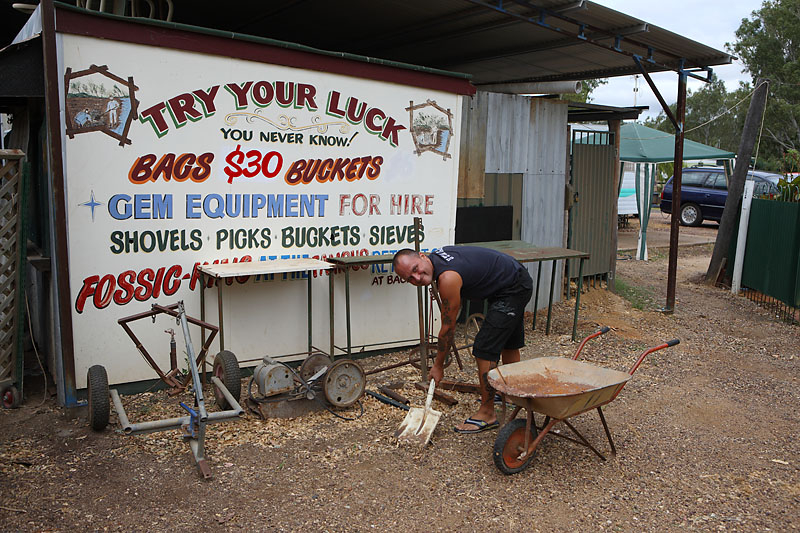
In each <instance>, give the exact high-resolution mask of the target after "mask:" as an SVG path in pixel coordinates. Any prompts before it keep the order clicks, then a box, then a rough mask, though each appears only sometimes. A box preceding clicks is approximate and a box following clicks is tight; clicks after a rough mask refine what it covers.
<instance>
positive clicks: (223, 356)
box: [214, 350, 242, 410]
mask: <svg viewBox="0 0 800 533" xmlns="http://www.w3.org/2000/svg"><path fill="white" fill-rule="evenodd" d="M214 375H215V376H216V377H217V378H219V380H220V381H221V382H222V384H223V385H225V388H226V389H228V392H230V393H231V396H233V399H234V400H236V401H237V402H238V401H239V397H240V396H241V395H242V373H241V371H240V370H239V362H238V361H237V360H236V356H235V355H233V352H229V351H228V350H222V351H221V352H219V353H218V354H217V355H216V357H214ZM214 401H215V402H216V404H217V406H218V407H219V408H220V409H223V410H226V409H233V406H232V405H228V402H227V400H225V396H223V395H222V391H220V390H219V388H218V387H217V386H214Z"/></svg>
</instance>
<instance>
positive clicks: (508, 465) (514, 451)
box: [492, 418, 539, 475]
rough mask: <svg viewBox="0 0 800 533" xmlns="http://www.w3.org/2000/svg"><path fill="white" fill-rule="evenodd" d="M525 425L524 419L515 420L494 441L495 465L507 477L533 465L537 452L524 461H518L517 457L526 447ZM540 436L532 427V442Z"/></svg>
mask: <svg viewBox="0 0 800 533" xmlns="http://www.w3.org/2000/svg"><path fill="white" fill-rule="evenodd" d="M525 423H526V419H524V418H515V419H514V420H512V421H511V422H509V423H508V424H506V425H505V426H503V427H502V428H500V431H498V432H497V438H496V439H495V441H494V450H493V453H492V456H493V458H494V464H495V466H496V467H497V468H498V470H500V471H501V472H502V473H504V474H506V475H510V474H516V473H517V472H522V471H523V470H525V469H526V468H528V465H529V464H531V461H532V460H533V457H534V456H535V455H536V450H534V451H533V453H532V454H530V455H529V456H527V457H525V459H523V460H522V461H519V460H517V456H519V454H520V453H522V450H521V448H522V447H523V446H525ZM538 434H539V432H538V430H537V429H536V426H535V425H532V426H531V442H532V441H533V439H535V438H536V436H537V435H538Z"/></svg>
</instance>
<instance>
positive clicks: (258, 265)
mask: <svg viewBox="0 0 800 533" xmlns="http://www.w3.org/2000/svg"><path fill="white" fill-rule="evenodd" d="M332 267H333V265H331V264H330V263H328V262H326V261H320V260H319V259H310V258H296V259H275V260H272V261H253V262H243V263H225V264H217V265H200V266H198V267H197V268H198V270H199V271H200V283H201V289H200V313H201V314H200V319H201V320H205V311H206V300H205V289H206V279H205V278H206V276H208V277H209V278H213V279H215V280H217V312H218V314H219V348H220V350H224V349H225V330H224V327H223V320H222V318H223V314H222V286H223V285H225V283H223V282H222V280H223V279H225V278H235V277H239V276H258V275H266V274H289V273H292V272H308V273H309V276H308V307H307V309H308V351H309V352H311V351H312V348H313V347H312V345H311V332H312V328H311V326H312V324H311V314H312V313H311V308H312V301H311V278H312V277H311V275H310V272H311V271H313V270H329V269H330V268H332ZM203 336H204V337H205V332H204V333H203ZM292 355H296V354H292ZM329 355H330V356H331V357H333V354H329ZM259 359H260V358H258V359H245V360H242V361H241V362H248V361H258V360H259Z"/></svg>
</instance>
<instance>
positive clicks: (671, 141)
mask: <svg viewBox="0 0 800 533" xmlns="http://www.w3.org/2000/svg"><path fill="white" fill-rule="evenodd" d="M734 157H736V154H734V153H733V152H728V151H726V150H721V149H719V148H714V147H713V146H708V145H707V144H702V143H699V142H695V141H690V140H689V139H684V141H683V160H684V161H696V160H698V159H732V158H734ZM619 159H620V161H628V162H631V163H667V162H669V163H671V162H672V161H673V160H674V159H675V135H673V134H671V133H666V132H664V131H659V130H656V129H653V128H648V127H647V126H644V125H642V124H638V123H636V122H631V123H629V124H623V125H622V127H621V128H620V143H619Z"/></svg>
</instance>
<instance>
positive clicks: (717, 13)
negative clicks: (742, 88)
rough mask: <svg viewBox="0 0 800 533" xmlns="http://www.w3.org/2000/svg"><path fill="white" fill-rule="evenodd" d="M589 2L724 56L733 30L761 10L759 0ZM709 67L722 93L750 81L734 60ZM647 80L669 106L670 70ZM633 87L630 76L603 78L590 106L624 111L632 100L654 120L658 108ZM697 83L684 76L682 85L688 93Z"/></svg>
mask: <svg viewBox="0 0 800 533" xmlns="http://www.w3.org/2000/svg"><path fill="white" fill-rule="evenodd" d="M593 1H594V2H595V3H598V4H601V5H603V6H606V7H608V8H611V9H614V10H616V11H620V12H622V13H625V14H627V15H630V16H632V17H636V18H638V19H640V20H643V21H645V22H648V23H650V24H652V25H654V26H658V27H660V28H663V29H665V30H669V31H671V32H673V33H677V34H679V35H682V36H684V37H686V38H688V39H691V40H693V41H697V42H699V43H702V44H704V45H706V46H710V47H711V48H715V49H717V50H721V51H723V52H727V50H726V49H725V43H733V42H734V41H735V40H736V29H737V28H738V27H739V25H740V24H741V22H742V19H744V18H750V14H751V13H752V12H753V11H755V10H757V9H759V8H761V4H762V2H761V0H660V1H658V2H656V1H652V0H593ZM729 53H730V52H729ZM733 55H735V54H733ZM712 68H713V70H714V73H715V74H716V75H717V77H719V78H720V79H722V80H723V81H724V82H725V87H726V88H727V89H728V91H733V90H735V89H736V88H737V87H738V86H739V81H740V80H741V81H750V75H749V74H748V73H743V72H742V71H743V70H744V66H743V65H742V63H741V62H740V61H734V62H733V63H731V64H730V65H718V66H715V67H712ZM651 77H652V78H653V81H654V82H655V84H656V86H657V87H658V90H659V91H660V92H661V95H662V96H663V97H664V99H665V100H666V101H667V103H668V104H673V103H675V101H676V100H677V97H678V75H677V74H676V73H674V72H663V73H655V74H652V75H651ZM635 83H636V82H635V80H634V77H633V76H619V77H616V78H609V80H608V84H607V85H602V86H600V87H598V88H597V89H595V90H594V91H593V92H592V94H591V101H592V103H595V104H601V105H612V106H619V107H627V106H633V105H634V98H636V100H635V105H646V106H650V109H649V110H648V111H645V112H644V113H642V114H641V115H640V120H643V119H645V118H647V117H655V116H656V115H658V113H659V112H660V111H661V104H659V103H658V100H657V99H656V97H655V95H654V94H653V91H652V90H651V89H650V87H649V86H648V85H647V82H646V81H645V80H644V78H642V77H641V76H639V80H638V83H639V91H638V94H637V95H636V96H634V95H635V93H634V91H633V89H634V86H635ZM703 85H705V84H704V83H703V82H701V81H698V80H695V79H693V78H689V80H688V83H687V87H688V89H689V90H691V91H697V90H699V89H700V88H701V87H702V86H703Z"/></svg>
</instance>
